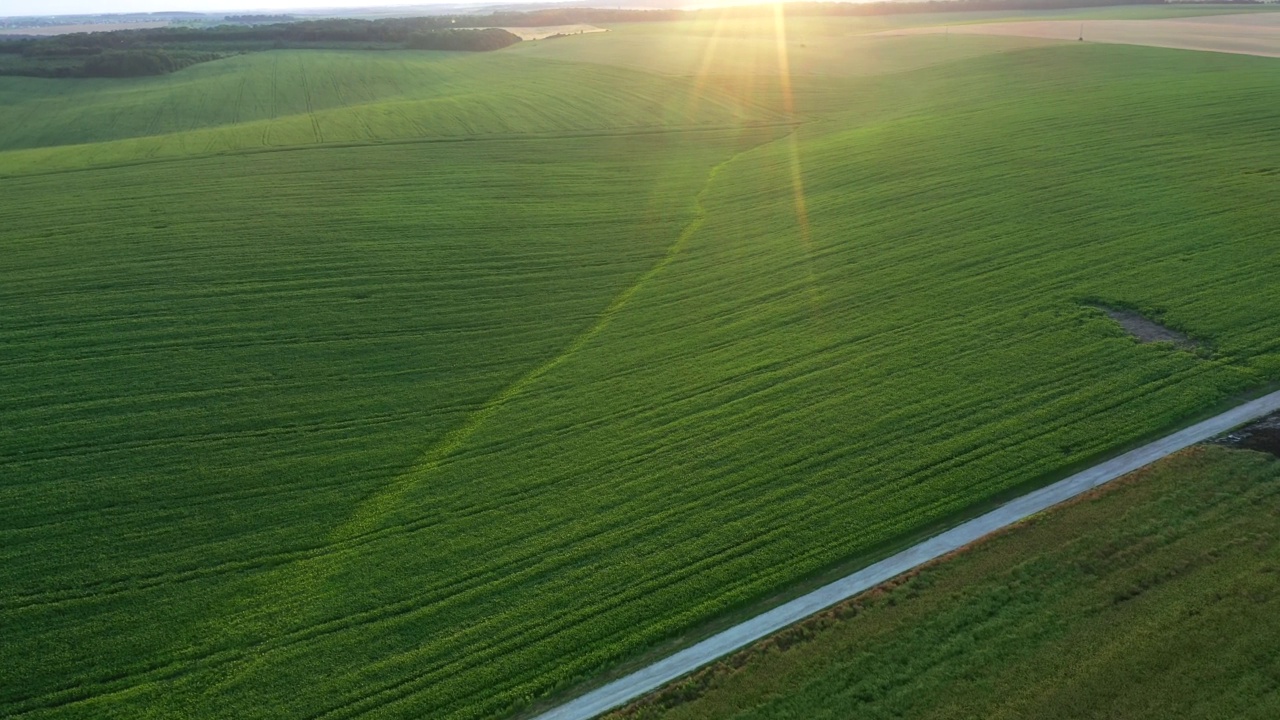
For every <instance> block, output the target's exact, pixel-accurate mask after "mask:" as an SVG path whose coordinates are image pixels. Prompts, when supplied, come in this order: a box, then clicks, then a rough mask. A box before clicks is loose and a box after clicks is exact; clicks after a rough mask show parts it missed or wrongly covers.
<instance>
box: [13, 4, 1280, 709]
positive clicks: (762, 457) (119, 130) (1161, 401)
mask: <svg viewBox="0 0 1280 720" xmlns="http://www.w3.org/2000/svg"><path fill="white" fill-rule="evenodd" d="M806 28H815V29H813V30H812V31H810V30H807V29H806ZM704 29H706V30H707V32H708V33H710V34H714V29H713V28H712V29H707V28H704ZM673 32H674V31H673ZM735 32H738V31H735ZM751 32H754V33H756V34H754V35H751V37H752V38H754V39H753V40H752V43H754V45H753V46H752V48H751V49H750V50H749V51H747V50H742V49H735V50H732V51H730V50H712V49H709V48H711V47H712V45H710V44H708V45H706V48H708V49H706V50H705V52H704V55H705V57H704V58H694V57H693V56H691V55H690V56H688V57H687V62H689V63H690V65H689V66H688V67H687V68H685V69H680V70H677V71H672V70H671V66H670V65H669V63H670V58H669V57H666V56H664V55H663V54H662V53H657V52H655V53H651V55H650V56H651V57H653V58H654V61H653V62H654V65H653V66H651V67H648V68H646V67H644V66H643V65H641V64H639V63H632V62H631V61H628V62H626V63H608V62H591V61H588V60H586V59H584V58H586V57H587V56H586V55H579V53H580V52H581V51H580V49H579V48H582V47H591V48H593V49H592V51H591V52H592V53H597V52H599V51H598V50H597V49H594V48H597V47H598V46H597V45H596V44H597V43H599V42H602V41H608V40H610V39H611V38H621V37H622V35H623V34H622V33H615V32H610V33H598V34H594V35H583V36H581V37H573V38H561V39H556V40H551V41H546V42H545V45H538V46H537V47H536V48H534V47H533V46H532V45H530V46H528V47H521V46H516V47H514V48H511V49H509V50H504V51H500V52H496V53H484V54H474V55H468V56H466V57H461V56H449V55H443V54H437V55H431V54H427V53H421V54H418V55H411V54H408V53H369V54H367V55H366V54H360V53H354V52H336V51H335V52H330V51H311V52H310V53H304V52H292V51H290V52H284V51H281V52H264V53H259V54H255V55H250V56H245V57H241V58H234V59H229V60H221V61H216V62H211V63H206V64H203V65H199V66H195V67H192V68H189V69H187V70H184V71H181V72H178V73H175V74H173V75H170V76H166V77H164V78H162V79H158V80H145V81H144V80H127V81H75V80H30V79H21V78H19V79H3V80H2V81H0V87H3V88H4V90H3V91H2V92H3V93H4V95H3V97H5V98H6V101H5V102H0V115H4V114H9V115H8V117H9V118H14V119H21V120H20V121H19V120H14V121H12V122H0V147H5V148H9V149H8V150H6V151H4V152H0V197H2V198H3V203H0V238H2V240H0V242H2V243H3V249H4V252H3V253H0V308H2V309H3V312H2V313H0V348H3V352H2V353H0V381H2V382H3V385H4V387H5V388H6V390H7V393H6V401H5V403H3V404H0V502H2V503H3V506H4V507H5V508H6V513H5V516H4V520H3V521H0V568H2V569H0V578H3V582H0V625H2V626H3V627H4V628H5V641H6V642H5V649H6V658H5V661H4V662H3V663H0V715H3V716H13V717H30V718H43V717H58V718H74V717H86V718H87V717H93V718H99V717H121V718H148V717H154V718H168V717H175V716H185V717H236V718H250V717H280V716H287V717H300V716H305V717H314V718H343V717H387V718H393V717H395V718H398V717H431V718H456V719H459V720H461V719H464V718H465V719H472V718H487V717H495V716H508V715H511V714H512V713H514V712H517V711H519V710H521V709H524V708H526V707H528V706H529V705H530V703H531V702H533V701H535V700H537V699H540V698H544V697H546V696H547V695H548V694H550V693H553V692H556V691H558V690H563V689H565V688H568V687H570V686H573V685H574V684H576V683H578V682H580V681H582V680H584V679H587V678H591V677H594V676H596V675H597V674H598V673H600V672H601V671H604V670H607V669H609V668H611V667H614V666H616V665H617V664H618V663H619V662H623V661H626V660H628V659H631V658H634V657H635V656H636V655H637V654H639V653H642V652H644V651H645V650H646V649H649V648H652V647H653V646H654V645H656V644H658V643H661V642H666V641H670V640H671V639H673V638H676V637H681V636H685V635H687V634H689V633H693V632H696V630H697V628H699V627H700V626H702V625H703V624H704V623H706V622H708V621H711V620H713V619H715V618H718V617H722V616H723V615H724V614H725V613H727V612H734V611H737V610H741V609H742V608H744V607H747V606H749V605H750V604H752V603H755V602H757V601H760V600H761V599H763V598H766V597H769V596H772V595H775V594H777V593H778V592H781V591H785V590H786V589H787V588H790V587H792V586H794V585H795V584H796V583H797V582H800V581H803V580H804V579H806V578H809V577H811V576H813V575H814V574H815V573H819V572H822V571H824V570H825V569H828V568H830V567H832V566H833V565H836V564H840V563H845V562H849V561H851V560H854V559H856V558H860V557H869V556H872V555H874V554H875V553H877V552H879V551H880V549H881V548H883V547H886V546H887V545H890V544H892V543H894V542H897V541H899V540H900V539H901V538H903V537H904V536H906V535H909V534H911V533H914V532H917V531H920V530H921V529H922V528H924V527H926V526H929V525H931V524H934V523H939V522H945V521H947V520H948V519H949V518H953V517H955V516H956V515H957V514H958V513H962V512H964V511H966V510H967V509H970V508H972V507H973V506H974V505H975V504H977V503H981V502H984V501H987V500H990V499H991V498H992V497H994V496H996V495H997V494H999V493H1002V492H1006V491H1009V490H1011V489H1013V488H1017V487H1022V486H1025V485H1027V484H1034V483H1036V482H1041V481H1043V480H1045V479H1047V478H1049V477H1052V476H1054V475H1055V474H1060V473H1062V472H1065V471H1067V470H1068V469H1070V468H1072V467H1075V466H1077V465H1079V464H1081V463H1084V462H1088V461H1089V460H1091V459H1094V458H1096V457H1097V456H1099V455H1100V454H1104V453H1107V452H1112V451H1114V450H1116V449H1118V448H1120V447H1122V446H1124V445H1126V444H1129V443H1132V442H1135V441H1137V440H1140V439H1142V438H1146V437H1148V436H1151V435H1153V434H1156V433H1160V432H1163V431H1166V430H1168V429H1169V428H1171V427H1173V426H1175V425H1176V424H1178V423H1180V422H1183V421H1186V420H1188V419H1189V418H1191V417H1193V416H1195V415H1196V414H1198V413H1202V412H1205V411H1206V410H1208V409H1210V408H1211V407H1213V406H1215V404H1218V403H1221V402H1225V401H1228V400H1230V399H1231V398H1233V397H1236V396H1238V395H1239V394H1240V393H1242V392H1246V391H1249V390H1252V389H1256V388H1258V387H1260V386H1262V385H1264V384H1266V383H1269V382H1274V381H1276V380H1280V332H1278V331H1280V295H1278V294H1277V293H1275V292H1274V291H1273V290H1274V287H1273V286H1274V278H1275V277H1276V273H1277V271H1280V245H1277V244H1276V243H1275V241H1274V240H1275V236H1274V232H1275V231H1274V217H1273V216H1274V212H1273V208H1274V207H1276V203H1277V202H1278V201H1280V171H1277V169H1276V166H1277V164H1278V163H1280V160H1277V158H1280V136H1277V134H1276V133H1275V132H1274V127H1275V122H1274V121H1275V108H1276V107H1277V102H1276V101H1277V100H1278V99H1280V98H1278V97H1277V92H1280V84H1278V83H1277V80H1280V65H1276V64H1275V63H1274V62H1273V61H1270V60H1268V59H1264V58H1253V57H1243V56H1217V55H1210V54H1198V53H1189V52H1178V51H1168V50H1157V49H1149V48H1135V47H1125V46H1089V45H1084V46H1082V45H1079V44H1042V43H1039V42H1034V43H1030V44H1025V43H1024V44H1020V45H1016V46H1011V45H1010V43H1009V42H1008V41H1007V39H1002V38H982V37H967V38H952V39H951V40H950V42H952V43H953V44H954V45H953V48H952V49H946V48H942V47H940V45H939V44H938V43H939V40H941V39H940V38H891V39H883V38H882V39H877V40H876V41H875V42H876V43H886V47H887V46H888V45H887V44H892V45H893V47H894V48H895V49H894V51H893V52H892V53H887V54H885V55H883V56H882V59H883V60H884V62H883V63H882V64H881V65H880V66H879V69H878V71H877V72H875V73H848V72H845V71H844V70H843V68H842V63H843V62H844V60H842V59H840V58H842V57H843V56H842V55H840V53H838V52H836V51H835V50H834V49H832V48H833V45H831V44H832V43H835V44H839V43H840V42H843V41H842V40H841V39H840V38H841V37H842V36H839V35H830V34H829V35H824V34H823V32H822V31H821V26H819V25H817V24H814V25H808V26H806V25H804V24H803V23H801V24H799V25H797V27H795V28H793V29H792V30H791V31H790V32H789V33H788V34H787V35H785V40H784V42H783V43H781V44H780V43H778V42H777V37H776V36H775V37H770V36H768V35H767V34H766V33H763V32H756V31H751ZM741 33H742V34H743V35H744V36H746V35H747V34H748V31H747V30H742V31H741ZM653 37H654V38H655V42H658V41H659V40H660V39H661V35H660V34H654V35H653ZM832 38H834V39H832ZM537 42H539V43H541V42H543V41H537ZM802 45H803V46H805V48H800V46H802ZM766 46H767V47H768V48H770V49H771V51H772V52H773V53H774V54H775V55H774V56H775V62H776V63H777V64H775V65H774V66H773V67H774V68H775V71H764V70H761V71H758V72H757V71H755V70H750V69H749V68H751V67H754V65H753V64H752V63H754V60H743V59H742V54H743V53H746V54H747V55H749V56H750V57H764V56H765V54H766V53H765V49H764V48H765V47H766ZM779 48H781V50H782V51H783V52H790V51H791V50H792V49H796V51H797V52H799V51H800V50H801V49H808V48H814V49H817V50H822V52H824V53H827V55H826V57H830V58H834V59H833V60H831V62H830V63H828V64H827V66H824V65H823V64H822V63H815V64H813V65H812V66H811V67H810V72H808V73H807V74H796V75H795V76H794V77H793V76H790V75H786V76H779V75H778V74H777V73H776V69H777V68H779V67H782V66H784V65H786V64H787V63H786V62H784V61H782V60H778V59H777V53H778V52H779ZM913 48H914V50H913ZM956 48H959V50H956ZM553 51H554V52H553ZM722 51H723V52H732V53H733V54H735V55H738V56H739V57H738V59H734V58H728V59H726V60H724V62H723V63H721V62H720V61H719V60H717V59H715V58H716V55H715V53H717V52H722ZM921 55H923V56H925V58H926V59H927V60H929V61H928V62H921V61H920V58H919V56H921ZM637 57H638V56H637ZM706 58H711V59H706ZM618 65H625V66H626V67H618ZM704 67H705V68H708V69H706V70H704V69H703V68H704ZM824 67H825V68H826V69H824ZM276 68H287V69H288V73H290V74H289V75H288V76H287V77H288V80H287V81H285V82H281V81H280V78H282V77H285V76H284V75H275V74H274V73H275V69H276ZM711 69H715V71H714V72H713V71H712V70H711ZM273 77H274V78H276V80H274V81H273V80H272V78H273ZM273 82H274V87H275V89H274V90H271V89H270V88H271V87H272V83H273ZM304 84H305V86H306V87H305V89H304V88H303V87H302V86H303V85H304ZM240 87H244V88H245V93H244V95H243V96H242V95H241V94H240V91H239V90H238V88H240ZM250 88H253V90H250ZM321 88H324V89H321ZM356 88H359V89H356ZM219 93H221V94H219ZM232 97H235V98H243V99H242V100H237V101H236V102H234V103H232V102H231V100H230V98H232ZM8 98H15V100H14V101H13V102H10V101H8ZM217 98H223V99H224V100H225V101H224V102H219V101H217V100H216V99H217ZM42 103H48V104H42ZM232 105H234V107H235V108H237V109H236V110H231V109H229V107H230V106H232ZM41 108H44V109H41ZM397 113H399V114H397ZM374 117H381V118H385V119H386V124H385V125H373V124H372V122H371V121H370V126H371V128H372V129H369V128H365V126H364V125H363V124H362V123H363V122H365V121H367V120H369V118H374ZM32 118H40V122H33V120H32ZM112 118H114V120H112ZM33 125H35V126H36V127H33ZM342 128H347V130H343V129H342ZM286 129H287V130H288V133H294V132H296V136H295V135H292V134H284V133H285V130H286ZM264 131H266V132H268V133H269V134H268V137H267V139H266V140H265V141H264V140H263V132H264ZM275 133H282V134H280V135H276V134H275ZM214 138H220V139H217V140H216V141H215V139H214ZM1099 303H1101V304H1107V305H1110V306H1114V307H1124V308H1130V309H1134V310H1137V311H1141V312H1143V313H1144V314H1146V315H1148V316H1149V317H1152V318H1155V319H1158V320H1161V321H1163V322H1164V323H1166V324H1167V325H1169V326H1170V327H1172V328H1174V329H1177V330H1180V331H1182V332H1184V333H1186V334H1187V335H1189V336H1190V337H1191V338H1192V339H1194V340H1196V341H1198V342H1199V343H1200V345H1199V349H1198V350H1197V351H1196V352H1186V351H1182V350H1179V349H1177V348H1174V347H1172V346H1170V345H1160V344H1139V343H1136V342H1134V340H1133V339H1132V338H1130V337H1129V336H1128V335H1126V334H1125V332H1124V331H1123V330H1122V329H1121V328H1120V327H1118V326H1117V325H1116V324H1115V322H1114V321H1113V320H1111V318H1109V317H1108V316H1107V315H1106V314H1104V313H1103V312H1102V311H1100V310H1097V309H1095V308H1094V307H1092V306H1091V305H1093V304H1099Z"/></svg>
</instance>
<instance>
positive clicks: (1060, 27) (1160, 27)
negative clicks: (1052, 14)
mask: <svg viewBox="0 0 1280 720" xmlns="http://www.w3.org/2000/svg"><path fill="white" fill-rule="evenodd" d="M952 32H955V33H957V34H965V35H999V36H1014V37H1027V38H1040V39H1044V40H1079V39H1080V38H1081V37H1083V38H1084V39H1086V40H1088V41H1089V42H1100V43H1121V44H1125V45H1150V46H1152V47H1166V48H1179V49H1183V50H1200V51H1206V52H1225V53H1241V54H1244V55H1264V56H1267V57H1277V56H1280V13H1248V14H1238V15H1222V16H1212V17H1193V18H1181V19H1174V20H1090V21H1089V22H1078V21H1074V20H1040V21H1033V22H997V23H973V24H960V25H956V26H955V27H950V26H943V27H926V28H904V29H897V30H888V31H885V34H889V35H919V34H925V35H937V34H950V33H952Z"/></svg>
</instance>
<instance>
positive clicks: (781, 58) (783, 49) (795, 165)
mask: <svg viewBox="0 0 1280 720" xmlns="http://www.w3.org/2000/svg"><path fill="white" fill-rule="evenodd" d="M773 31H774V39H775V43H776V45H777V50H778V86H779V90H780V91H781V94H782V108H783V110H784V111H785V113H786V116H787V118H788V119H789V120H793V121H794V120H795V113H796V107H795V95H794V94H793V91H792V86H791V58H790V55H789V53H788V51H787V19H786V14H785V13H784V12H783V8H782V3H775V4H774V6H773ZM797 132H798V131H797V130H793V131H792V132H791V134H790V135H788V136H787V149H788V154H789V155H790V157H789V163H788V164H789V166H790V170H791V194H792V202H793V204H794V206H795V214H796V230H797V232H798V233H799V235H800V249H801V251H802V252H803V253H804V265H805V285H806V290H807V292H808V295H809V306H810V311H811V312H812V313H813V314H814V316H815V317H817V316H818V315H819V314H820V311H821V309H822V298H821V294H820V293H819V291H818V283H817V277H816V276H815V275H814V273H813V239H812V236H811V234H810V229H809V208H808V203H807V201H806V198H805V191H804V171H803V168H802V167H801V164H800V145H799V140H798V139H797V137H796V133H797Z"/></svg>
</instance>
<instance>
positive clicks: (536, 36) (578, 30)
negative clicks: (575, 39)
mask: <svg viewBox="0 0 1280 720" xmlns="http://www.w3.org/2000/svg"><path fill="white" fill-rule="evenodd" d="M499 29H500V30H506V31H507V32H509V33H511V34H512V35H518V36H519V37H520V39H521V40H542V39H545V38H549V37H552V36H554V35H585V34H587V33H601V32H609V31H608V30H605V29H604V28H602V27H596V26H595V25H584V24H582V23H578V24H576V25H543V26H542V27H504V28H499Z"/></svg>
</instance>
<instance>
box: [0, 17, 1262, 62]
mask: <svg viewBox="0 0 1280 720" xmlns="http://www.w3.org/2000/svg"><path fill="white" fill-rule="evenodd" d="M1219 1H1220V2H1222V1H1223V0H1219ZM1225 1H1226V2H1234V3H1240V4H1258V3H1260V2H1262V1H1263V0H1225ZM1135 4H1146V5H1164V4H1167V3H1166V2H1165V0H927V1H925V2H885V1H881V2H869V3H828V2H792V3H787V4H785V5H784V6H783V8H784V12H785V13H786V14H787V15H789V16H796V17H800V16H858V15H888V14H901V13H939V12H964V11H980V10H1052V9H1064V8H1077V7H1100V6H1108V5H1135ZM773 12H774V10H773V6H747V7H738V8H717V9H707V10H692V11H686V10H622V9H614V10H610V9H598V8H554V9H545V10H533V11H507V12H495V13H491V14H488V15H438V16H430V17H415V18H388V19H381V20H357V19H350V18H332V19H323V20H302V21H289V22H263V21H264V20H268V21H269V20H271V19H272V16H262V15H243V16H228V17H227V18H226V19H227V20H228V21H230V23H229V24H225V25H218V26H215V27H207V28H199V27H163V28H146V29H138V30H116V31H113V32H97V33H74V34H69V35H59V36H55V37H51V38H24V39H15V40H0V75H34V76H40V77H127V76H135V75H161V74H164V73H169V72H174V71H176V70H180V69H182V68H184V67H187V66H189V65H192V64H194V63H198V62H206V61H209V60H215V59H217V58H219V57H224V56H225V55H227V54H232V53H240V52H252V51H256V50H269V49H274V48H297V47H303V48H307V47H311V48H316V47H353V46H354V47H362V48H367V49H393V48H410V49H416V50H451V51H473V52H476V51H490V50H500V49H502V48H504V47H507V46H509V45H513V44H515V43H517V42H520V38H519V37H517V36H515V35H513V34H512V33H509V32H507V31H505V30H501V29H499V28H498V27H495V26H509V27H536V26H547V25H571V24H575V23H589V24H600V23H621V22H661V21H670V20H691V19H699V18H704V17H716V16H720V15H722V14H724V13H730V14H732V15H735V16H742V17H751V16H753V15H759V14H761V13H769V14H772V13H773ZM280 17H281V18H286V17H287V16H280ZM6 57H8V58H9V60H8V61H6V60H5V58H6Z"/></svg>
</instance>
